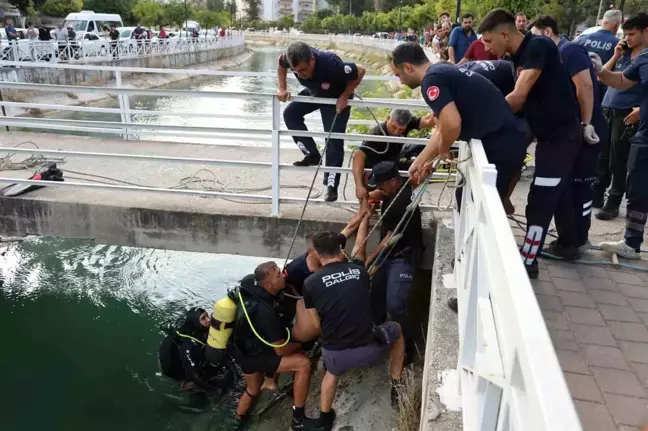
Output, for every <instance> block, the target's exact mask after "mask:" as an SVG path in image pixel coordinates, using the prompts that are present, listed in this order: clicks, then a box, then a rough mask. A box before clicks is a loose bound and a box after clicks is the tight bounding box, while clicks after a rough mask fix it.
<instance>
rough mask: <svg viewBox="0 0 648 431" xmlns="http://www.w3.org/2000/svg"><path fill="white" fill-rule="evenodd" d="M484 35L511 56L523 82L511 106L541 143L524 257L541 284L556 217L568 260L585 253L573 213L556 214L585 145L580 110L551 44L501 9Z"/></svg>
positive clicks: (518, 83)
mask: <svg viewBox="0 0 648 431" xmlns="http://www.w3.org/2000/svg"><path fill="white" fill-rule="evenodd" d="M479 33H481V34H482V38H483V40H484V43H486V46H487V47H489V48H490V49H491V50H492V51H493V52H494V53H495V54H497V55H505V54H507V53H508V54H510V55H511V57H512V60H513V64H514V66H515V68H516V74H517V81H516V84H515V89H514V90H513V92H511V93H510V94H509V95H508V96H507V97H506V100H507V101H508V103H509V105H510V106H511V108H512V109H513V110H514V111H516V112H518V111H521V110H523V112H524V118H525V119H526V120H527V121H528V123H529V127H530V128H531V131H532V132H533V134H534V135H535V136H536V137H537V140H538V144H537V146H536V154H535V155H536V169H535V173H534V178H533V183H532V184H531V189H530V191H529V197H528V201H527V208H526V218H527V233H526V236H525V240H524V244H523V245H522V248H521V251H520V253H521V255H522V259H523V261H524V263H525V265H526V270H527V273H528V274H529V277H530V278H537V276H538V263H537V261H536V259H537V256H538V255H539V254H540V253H541V252H542V246H543V243H544V240H545V236H546V234H547V228H548V227H549V222H550V221H551V218H552V217H553V216H554V214H555V216H556V217H558V218H560V219H561V220H560V224H561V226H564V227H565V229H566V232H565V235H564V236H563V235H561V240H562V241H565V245H566V246H568V248H567V250H566V251H565V253H564V254H565V255H567V254H570V256H567V257H574V255H578V253H579V252H578V247H577V246H576V242H577V241H578V240H577V238H576V235H575V230H576V229H575V225H574V220H573V212H568V213H565V214H562V213H560V214H559V213H558V212H557V211H556V210H557V208H558V204H559V201H560V198H561V195H562V193H563V191H564V187H565V186H566V185H567V184H569V183H570V181H571V173H572V170H573V166H574V161H575V160H576V157H577V156H578V152H579V150H580V147H581V144H582V140H583V129H582V128H581V127H580V125H579V121H578V104H577V103H576V100H575V98H574V96H573V93H572V88H571V81H570V79H569V75H568V74H567V71H566V70H565V68H564V67H563V65H562V62H561V60H560V56H559V54H558V48H557V47H556V44H555V43H553V42H552V41H551V40H550V39H547V38H545V37H537V36H534V35H532V34H531V33H527V34H526V35H523V34H522V33H520V32H519V31H518V29H517V28H516V27H515V17H514V16H513V15H512V14H511V13H510V12H509V11H507V10H506V9H499V8H498V9H494V10H492V11H491V12H489V13H488V14H487V15H486V17H485V18H484V19H483V21H482V23H481V25H480V26H479ZM589 129H590V128H588V130H589ZM567 252H569V253H567Z"/></svg>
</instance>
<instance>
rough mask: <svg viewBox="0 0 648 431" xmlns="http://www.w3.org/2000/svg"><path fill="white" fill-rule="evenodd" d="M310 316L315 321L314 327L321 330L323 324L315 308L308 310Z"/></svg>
mask: <svg viewBox="0 0 648 431" xmlns="http://www.w3.org/2000/svg"><path fill="white" fill-rule="evenodd" d="M307 310H308V314H310V317H311V320H312V321H313V325H315V328H317V329H321V328H322V324H321V322H320V317H319V314H317V310H316V309H314V308H308V309H307Z"/></svg>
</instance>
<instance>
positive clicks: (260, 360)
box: [235, 351, 281, 377]
mask: <svg viewBox="0 0 648 431" xmlns="http://www.w3.org/2000/svg"><path fill="white" fill-rule="evenodd" d="M235 360H236V363H237V364H238V365H239V366H240V367H241V370H242V371H243V373H244V374H248V375H249V374H255V373H263V374H264V375H265V376H267V377H272V376H274V375H275V374H276V373H277V369H278V368H279V363H280V362H281V356H279V355H277V354H276V353H275V352H274V351H272V352H270V351H268V352H265V353H261V354H259V355H254V356H249V355H244V354H242V353H240V352H237V354H236V355H235Z"/></svg>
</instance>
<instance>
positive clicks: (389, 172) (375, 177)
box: [368, 161, 399, 187]
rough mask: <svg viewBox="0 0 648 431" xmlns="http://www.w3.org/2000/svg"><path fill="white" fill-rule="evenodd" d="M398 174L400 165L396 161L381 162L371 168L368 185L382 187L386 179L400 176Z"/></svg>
mask: <svg viewBox="0 0 648 431" xmlns="http://www.w3.org/2000/svg"><path fill="white" fill-rule="evenodd" d="M398 176H399V174H398V166H397V165H396V163H395V162H389V161H386V162H380V163H377V164H376V165H374V167H373V168H371V174H369V180H368V183H369V184H368V185H369V187H380V185H381V184H382V183H384V182H385V181H389V180H391V179H392V178H398Z"/></svg>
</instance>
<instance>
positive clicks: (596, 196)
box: [592, 190, 605, 209]
mask: <svg viewBox="0 0 648 431" xmlns="http://www.w3.org/2000/svg"><path fill="white" fill-rule="evenodd" d="M604 203H605V194H604V193H599V192H598V191H596V190H594V193H593V196H592V208H596V209H600V208H603V204H604Z"/></svg>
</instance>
